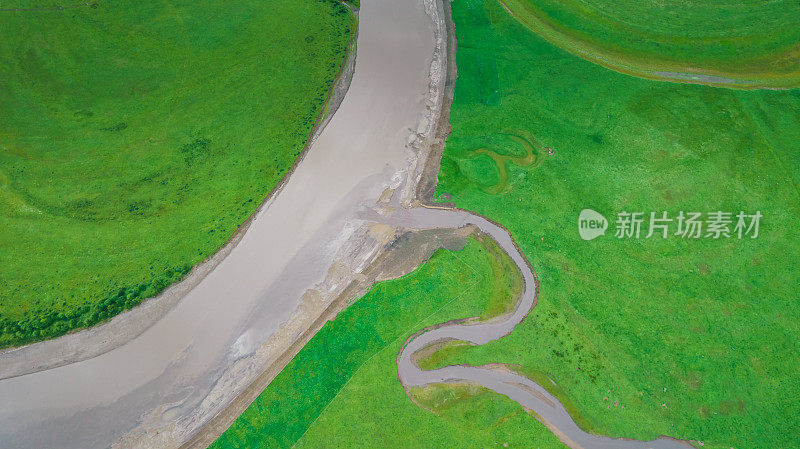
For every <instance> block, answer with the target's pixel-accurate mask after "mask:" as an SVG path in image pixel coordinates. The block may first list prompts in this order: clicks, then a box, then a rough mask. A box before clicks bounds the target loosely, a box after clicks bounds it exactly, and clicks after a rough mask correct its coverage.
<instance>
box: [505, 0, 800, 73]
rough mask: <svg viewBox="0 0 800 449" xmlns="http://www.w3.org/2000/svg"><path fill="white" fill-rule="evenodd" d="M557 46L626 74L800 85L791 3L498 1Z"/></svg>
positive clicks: (798, 31) (799, 49) (797, 12)
mask: <svg viewBox="0 0 800 449" xmlns="http://www.w3.org/2000/svg"><path fill="white" fill-rule="evenodd" d="M502 3H503V4H504V5H505V6H506V7H507V8H508V9H509V10H510V11H512V12H513V14H514V16H515V17H516V18H517V19H518V20H519V21H520V22H521V23H523V24H524V25H526V26H527V27H529V28H531V29H532V30H534V31H536V32H537V33H539V34H540V35H542V36H543V37H545V38H546V39H548V40H550V41H551V42H553V43H555V44H556V45H558V46H560V47H562V48H565V49H567V50H568V51H570V52H572V53H573V54H577V55H580V56H582V57H584V58H587V59H589V60H592V61H594V62H596V63H599V64H603V65H605V66H607V67H610V68H613V69H614V70H619V71H622V72H624V73H629V74H634V75H637V76H645V77H649V78H658V77H659V76H660V75H658V74H657V73H654V72H658V71H674V72H693V73H702V74H710V75H716V76H721V77H725V78H731V79H733V80H739V81H747V82H749V83H750V84H752V85H756V86H770V87H792V86H798V85H800V27H798V26H797V23H798V21H800V3H797V2H796V1H792V0H776V1H770V2H764V1H761V0H745V1H742V0H667V1H655V0H616V1H602V2H597V1H595V2H589V1H585V0H502Z"/></svg>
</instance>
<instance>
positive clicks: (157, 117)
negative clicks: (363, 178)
mask: <svg viewBox="0 0 800 449" xmlns="http://www.w3.org/2000/svg"><path fill="white" fill-rule="evenodd" d="M52 4H53V3H52V2H45V1H44V0H38V1H36V2H33V3H32V2H21V1H15V0H3V1H0V9H4V10H5V11H0V32H1V33H2V34H3V36H4V37H3V39H2V40H0V53H1V54H2V55H4V57H3V58H0V87H1V88H0V347H3V346H10V345H17V344H21V343H25V342H29V341H34V340H39V339H44V338H49V337H53V336H57V335H60V334H63V333H64V332H67V331H69V330H72V329H75V328H80V327H84V326H90V325H92V324H95V323H97V322H99V321H102V320H103V319H106V318H108V317H111V316H113V315H115V314H116V313H118V312H120V311H121V310H123V309H125V308H129V307H132V306H133V305H136V304H138V303H139V302H140V301H142V300H143V299H144V298H147V297H150V296H153V295H155V294H157V293H159V292H160V291H161V290H163V289H164V288H165V287H166V286H167V285H169V284H171V283H173V282H175V281H177V280H179V279H180V278H181V277H182V276H184V275H185V274H186V273H187V272H188V270H189V269H190V268H191V267H192V266H194V265H195V264H197V263H198V262H200V261H202V260H203V259H205V258H207V257H208V256H210V255H211V254H212V253H214V251H216V250H217V249H218V248H220V247H221V246H222V245H223V244H224V243H225V241H226V240H228V239H229V238H230V237H231V235H232V234H233V233H234V232H235V231H236V229H237V228H238V226H239V225H241V224H242V223H243V222H244V221H245V220H246V219H247V218H248V217H249V216H250V215H251V214H252V213H253V212H254V211H255V209H256V207H257V206H258V205H259V204H260V203H261V202H262V201H263V200H264V199H265V197H266V196H267V195H268V193H269V192H270V191H271V190H272V189H273V188H274V187H275V186H276V185H277V184H278V182H279V181H280V180H281V179H282V178H283V177H284V176H285V175H286V174H287V173H288V171H289V170H290V168H291V167H292V164H293V163H294V162H295V160H296V159H297V157H298V155H300V153H301V151H302V150H303V148H304V145H305V143H306V141H307V139H308V135H309V132H310V130H311V129H312V127H313V125H314V123H315V120H316V118H317V116H318V115H319V112H320V110H321V109H322V107H323V104H324V101H325V99H326V97H327V93H328V90H329V88H330V86H331V84H332V82H333V80H334V78H335V76H336V74H337V73H338V71H339V68H340V66H341V64H342V61H343V58H344V55H345V52H346V48H347V45H348V42H349V40H350V38H351V36H352V33H353V32H354V30H355V21H354V17H353V15H352V13H351V12H350V11H349V9H348V8H347V7H346V6H345V5H344V4H342V3H340V2H338V1H336V0H325V1H319V0H297V1H292V2H284V1H277V0H266V1H261V2H248V1H242V0H232V1H226V2H219V1H211V0H199V1H184V0H176V1H164V0H155V1H149V2H134V1H129V0H119V1H108V2H105V1H100V2H96V3H93V4H92V5H91V6H86V7H76V8H73V9H64V10H58V11H7V10H8V9H13V8H36V7H48V6H52Z"/></svg>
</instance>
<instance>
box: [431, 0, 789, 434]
mask: <svg viewBox="0 0 800 449" xmlns="http://www.w3.org/2000/svg"><path fill="white" fill-rule="evenodd" d="M608 4H609V5H610V3H608ZM627 4H628V3H627V2H625V3H617V4H616V5H618V7H620V8H622V5H627ZM610 7H611V6H609V8H610ZM453 11H454V20H455V24H456V33H457V37H458V55H457V62H458V71H459V78H458V81H457V83H456V92H455V101H454V104H453V108H452V116H451V124H452V134H451V135H450V137H449V138H448V140H447V146H446V149H445V153H444V157H443V161H442V167H441V171H440V174H439V181H440V183H439V185H438V191H437V194H439V195H443V194H447V195H444V196H443V197H444V198H448V199H452V201H454V202H455V204H456V205H457V206H459V207H462V208H464V209H467V210H472V211H476V212H477V213H480V214H482V215H485V216H487V217H489V218H491V219H493V220H496V221H498V222H499V223H501V224H502V225H504V226H505V227H507V228H508V229H509V230H510V232H511V233H512V235H513V236H514V238H515V239H516V241H517V242H518V244H519V245H520V247H521V249H522V250H523V252H524V253H525V254H526V256H527V257H528V259H529V260H530V261H531V263H532V264H533V267H534V269H535V271H536V272H537V274H538V277H539V280H540V282H541V290H540V297H539V303H538V305H537V306H536V308H535V309H534V311H533V312H532V313H531V315H529V317H528V318H527V319H526V320H525V321H524V322H523V323H522V324H521V325H519V326H518V327H517V329H516V330H515V331H514V332H512V333H511V334H510V335H509V336H508V337H506V338H503V339H500V340H498V341H496V342H493V343H490V344H488V345H485V346H481V347H471V346H464V345H452V346H450V347H447V348H446V354H445V355H446V356H445V357H438V358H437V360H435V361H434V362H435V363H429V366H435V365H438V364H452V363H471V364H484V363H495V362H501V363H508V364H512V365H513V366H515V367H516V369H518V370H519V371H521V372H523V373H525V374H527V375H529V376H531V377H532V378H534V379H539V380H547V379H552V380H553V381H554V382H555V383H556V384H557V387H556V389H557V391H556V393H557V394H559V395H560V396H562V397H566V398H568V399H569V400H570V401H571V402H572V403H573V405H574V406H573V407H572V409H573V410H574V412H575V413H576V415H577V416H576V419H577V420H578V421H579V422H580V423H581V425H583V426H584V427H586V428H587V429H588V430H593V431H596V432H599V433H602V434H607V435H613V436H624V437H630V438H637V439H650V438H653V437H655V436H656V435H659V434H664V435H671V436H675V437H679V438H687V439H693V440H698V441H702V442H703V443H704V445H705V447H713V448H726V449H727V448H730V447H734V448H736V449H741V448H747V449H753V448H765V449H767V448H770V449H772V448H788V447H794V446H795V445H796V443H797V437H796V429H797V428H798V425H800V420H799V418H798V416H800V405H798V402H797V401H796V400H795V398H796V397H798V395H800V356H798V343H797V342H798V341H800V322H799V321H798V320H797V316H798V314H799V313H800V305H798V299H800V274H799V273H798V271H797V269H796V268H795V267H797V266H798V265H800V239H798V236H797V229H800V188H799V187H798V186H800V127H798V126H797V124H798V123H800V91H798V90H783V91H770V90H759V91H744V90H732V89H722V88H712V87H708V86H702V85H691V84H676V83H664V82H656V81H651V80H646V79H642V78H636V77H631V76H627V75H624V74H621V73H618V72H615V71H611V70H608V69H606V68H604V67H601V66H599V65H595V64H593V63H591V62H589V61H587V60H584V59H581V58H579V57H576V56H574V55H572V54H570V53H568V52H567V51H565V50H563V49H560V48H558V47H556V46H554V45H552V44H551V43H550V42H548V41H547V40H545V39H543V38H542V37H540V36H538V35H536V34H534V33H532V32H530V31H529V30H528V29H526V28H525V27H524V26H523V25H521V24H520V23H518V22H517V21H515V20H514V19H513V18H512V16H511V15H510V14H509V13H508V12H507V11H506V10H505V9H504V8H503V6H502V5H501V4H500V3H498V2H497V1H496V0H485V1H482V0H456V1H455V2H454V3H453ZM743 51H745V50H743ZM531 148H533V150H534V157H533V158H529V157H526V154H527V153H528V152H529V151H530V149H531ZM551 153H552V154H551ZM498 156H504V157H498ZM498 163H501V164H502V165H503V166H502V167H499V166H498ZM584 208H591V209H594V210H597V211H599V212H601V213H603V214H604V215H605V216H606V217H607V218H609V219H610V221H611V229H610V230H609V232H608V233H607V235H605V236H602V237H600V238H597V239H596V240H593V241H589V242H587V241H583V240H581V239H580V237H579V235H578V232H577V218H578V214H579V212H580V211H581V210H582V209H584ZM717 210H721V211H732V212H738V211H740V210H743V211H746V212H748V213H754V212H755V211H757V210H760V211H761V213H762V214H763V215H764V218H763V219H762V221H761V228H760V235H759V236H758V238H757V239H750V238H745V239H742V240H739V239H737V238H722V239H718V240H714V239H711V238H700V239H683V238H681V237H679V236H671V237H669V238H666V239H663V238H660V237H655V238H650V239H646V238H644V234H643V235H642V238H640V239H617V238H615V237H614V229H613V228H614V219H615V214H616V213H618V212H621V211H629V212H630V211H641V212H645V213H648V214H649V212H657V213H660V212H661V211H667V212H669V214H670V216H672V217H675V216H676V215H677V214H678V212H679V211H687V212H688V211H700V212H712V211H717ZM645 229H646V227H645ZM672 229H673V231H674V230H675V227H673V228H672ZM543 384H544V385H548V382H543ZM698 444H699V443H698Z"/></svg>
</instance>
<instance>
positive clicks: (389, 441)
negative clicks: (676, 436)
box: [211, 238, 564, 449]
mask: <svg viewBox="0 0 800 449" xmlns="http://www.w3.org/2000/svg"><path fill="white" fill-rule="evenodd" d="M510 263H511V262H510V261H509V260H508V259H507V257H506V256H505V255H502V253H500V252H499V251H498V248H497V247H496V246H495V245H494V242H492V241H491V240H486V239H484V238H480V239H479V240H475V239H470V240H469V241H468V243H467V245H466V247H465V248H464V249H463V250H461V251H445V250H440V251H438V252H436V253H435V254H434V256H433V257H432V258H431V260H430V261H428V262H427V263H425V264H423V265H422V266H420V267H419V268H417V270H415V271H414V272H412V273H410V274H409V275H407V276H404V277H402V278H399V279H396V280H392V281H387V282H383V283H380V284H378V285H376V286H375V287H373V288H372V290H370V291H369V293H367V294H366V295H365V296H364V297H362V298H360V299H359V300H358V301H357V302H355V303H354V304H353V305H352V306H350V307H348V308H347V309H345V310H344V311H343V312H341V313H340V314H339V315H338V316H337V317H336V319H335V320H333V321H330V322H328V323H327V324H325V326H324V327H323V328H322V329H321V330H320V332H319V333H317V335H315V336H314V337H313V338H312V339H311V341H309V343H308V344H307V345H306V346H305V347H304V348H303V349H302V350H301V351H300V352H299V353H298V355H297V356H296V357H295V358H294V359H293V360H292V361H291V362H290V363H289V365H287V367H286V368H284V369H283V370H282V371H281V373H280V374H278V376H277V377H276V378H275V379H274V380H273V381H272V382H271V383H270V385H269V386H268V387H267V388H266V389H265V390H264V392H263V393H261V395H260V396H259V397H258V398H257V399H256V400H255V402H253V404H251V405H250V407H249V408H248V409H247V410H246V411H245V412H244V413H243V414H242V415H241V416H239V418H238V419H237V420H236V421H235V422H234V424H233V425H232V426H231V427H230V428H229V429H228V430H227V431H226V432H225V433H224V434H223V435H222V436H221V437H220V438H219V439H218V440H217V441H216V442H215V443H214V444H213V445H212V446H211V447H212V448H213V449H230V448H320V447H326V448H361V447H364V446H365V445H367V446H370V447H385V448H408V447H420V448H422V447H425V448H448V449H449V448H465V449H466V448H474V447H509V448H530V447H536V448H538V449H550V448H563V447H564V446H563V445H561V443H560V442H559V441H558V440H557V439H556V438H555V437H554V436H553V435H552V434H551V433H550V432H549V431H548V430H547V429H546V428H545V427H544V426H542V425H541V424H539V422H538V421H536V419H534V417H532V416H530V415H529V414H528V413H526V412H525V411H524V410H523V409H522V407H520V406H518V405H517V404H515V403H513V402H511V401H510V400H509V399H507V398H505V397H503V396H500V395H498V394H496V393H493V392H491V391H488V390H483V389H477V388H473V387H467V386H454V385H450V386H435V387H432V388H425V389H423V390H418V389H414V391H413V394H414V399H415V401H416V402H417V403H419V404H421V405H422V406H423V407H424V408H422V407H420V406H418V405H417V404H415V403H414V402H412V401H411V399H409V397H408V396H407V395H406V391H405V390H404V389H403V387H402V386H401V385H400V382H399V381H398V379H397V365H396V363H397V354H398V353H399V351H400V348H401V347H402V345H403V343H404V342H405V341H406V340H407V339H408V337H410V336H411V335H412V334H414V333H415V332H417V331H418V330H420V329H423V328H424V327H426V326H430V325H433V324H437V323H440V322H444V321H449V320H452V319H457V318H467V317H475V316H491V315H493V314H495V313H500V312H503V311H504V310H505V309H506V308H507V307H508V306H509V305H510V304H511V301H512V300H513V299H514V298H515V297H516V295H515V293H517V290H518V288H519V281H520V279H521V278H520V277H519V274H518V273H514V271H512V270H508V269H507V268H508V265H509V264H510ZM504 445H505V446H504Z"/></svg>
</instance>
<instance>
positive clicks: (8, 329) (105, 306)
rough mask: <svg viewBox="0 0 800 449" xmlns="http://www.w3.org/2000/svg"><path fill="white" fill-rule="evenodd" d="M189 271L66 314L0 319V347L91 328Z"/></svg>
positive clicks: (117, 292) (115, 292) (38, 312)
mask: <svg viewBox="0 0 800 449" xmlns="http://www.w3.org/2000/svg"><path fill="white" fill-rule="evenodd" d="M190 269H191V266H189V265H184V266H181V267H174V268H171V269H168V270H167V271H165V272H164V273H162V274H161V275H159V276H157V277H155V278H153V279H151V280H149V281H146V282H143V283H141V284H138V285H134V286H131V287H121V288H118V289H115V290H112V291H111V292H109V294H108V295H106V297H105V298H104V299H103V300H101V301H99V302H98V303H96V304H91V305H84V306H81V307H77V308H75V309H72V310H68V311H59V312H55V311H52V310H50V311H46V310H34V311H32V312H29V313H27V314H26V315H25V317H23V318H22V319H17V320H14V319H10V318H7V317H4V316H2V315H0V347H7V346H19V345H22V344H26V343H30V342H33V341H38V340H43V339H48V338H54V337H58V336H61V335H64V334H66V333H67V332H70V331H72V330H74V329H80V328H86V327H90V326H94V325H95V324H97V323H100V322H102V321H105V320H107V319H109V318H111V317H113V316H114V315H117V314H118V313H120V312H122V311H124V310H127V309H130V308H132V307H134V306H136V305H138V304H139V303H141V302H142V300H144V299H146V298H150V297H153V296H156V295H158V294H159V293H161V292H162V291H164V289H165V288H167V287H168V286H169V285H171V284H173V283H175V282H177V281H179V280H181V279H183V277H184V276H185V275H186V273H188V272H189V270H190Z"/></svg>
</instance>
